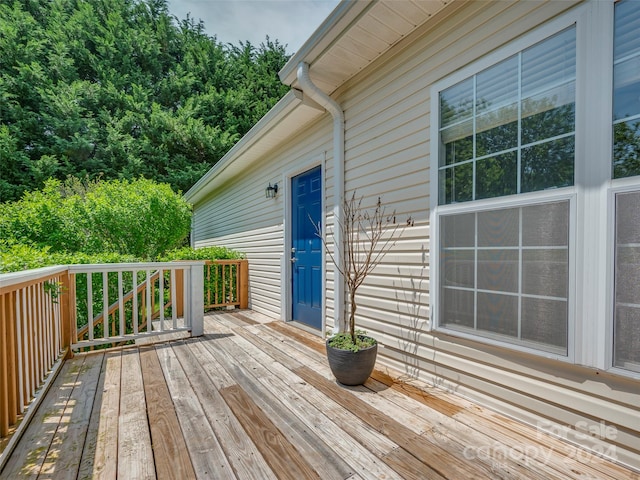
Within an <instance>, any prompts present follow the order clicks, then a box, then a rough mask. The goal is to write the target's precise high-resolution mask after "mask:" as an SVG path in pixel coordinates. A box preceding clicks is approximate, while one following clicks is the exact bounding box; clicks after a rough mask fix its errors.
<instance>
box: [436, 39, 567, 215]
mask: <svg viewBox="0 0 640 480" xmlns="http://www.w3.org/2000/svg"><path fill="white" fill-rule="evenodd" d="M575 84H576V31H575V27H572V28H569V29H567V30H565V31H563V32H560V33H558V34H556V35H554V36H552V37H551V38H548V39H546V40H544V41H542V42H540V43H538V44H536V45H534V46H532V47H530V48H527V49H526V50H523V51H522V52H520V53H518V54H517V55H514V56H512V57H510V58H507V59H506V60H503V61H502V62H500V63H498V64H496V65H494V66H492V67H490V68H487V69H485V70H483V71H481V72H479V73H477V74H476V75H473V76H472V77H470V78H467V79H465V80H463V81H462V82H460V83H458V84H457V85H453V86H452V87H449V88H447V89H446V90H444V91H442V92H440V142H441V148H440V155H439V166H438V170H439V172H438V177H439V179H438V183H439V203H440V205H445V204H451V203H457V202H466V201H470V200H479V199H483V198H492V197H499V196H504V195H512V194H517V193H524V192H533V191H538V190H544V189H548V188H555V187H565V186H570V185H573V183H574V163H575V162H574V150H575V148H574V146H575Z"/></svg>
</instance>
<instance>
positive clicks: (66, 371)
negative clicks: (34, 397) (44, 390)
mask: <svg viewBox="0 0 640 480" xmlns="http://www.w3.org/2000/svg"><path fill="white" fill-rule="evenodd" d="M83 361H84V360H83V359H82V358H80V359H77V360H75V359H74V360H71V361H67V362H66V363H65V364H64V365H63V366H62V370H61V371H60V374H59V375H58V377H57V378H56V379H55V381H54V383H53V385H52V386H51V389H50V390H49V393H48V395H47V396H46V397H45V399H44V401H43V402H42V404H41V405H40V407H39V408H38V410H37V412H36V414H35V415H34V417H33V418H32V419H31V422H30V423H29V426H28V427H27V430H26V431H25V433H24V435H23V437H22V439H21V440H20V443H19V444H18V445H17V446H16V449H15V450H14V451H13V453H12V454H11V458H9V461H8V462H7V464H6V465H5V466H4V468H3V470H2V472H1V475H2V476H1V477H0V478H7V479H14V478H18V477H19V478H36V477H37V476H38V474H39V473H40V469H41V467H42V463H43V462H44V460H45V457H46V455H47V452H48V450H49V445H50V444H51V440H52V439H53V436H54V435H55V433H56V429H57V428H58V424H59V423H60V419H61V417H62V414H63V413H64V408H65V406H66V403H67V400H68V399H69V396H70V395H71V392H72V390H73V386H74V384H75V382H76V381H77V380H78V370H79V368H80V365H81V364H82V362H83Z"/></svg>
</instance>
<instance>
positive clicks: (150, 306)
mask: <svg viewBox="0 0 640 480" xmlns="http://www.w3.org/2000/svg"><path fill="white" fill-rule="evenodd" d="M152 310H153V301H152V298H151V271H150V270H147V333H148V332H150V331H151V314H152Z"/></svg>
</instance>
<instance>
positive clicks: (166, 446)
mask: <svg viewBox="0 0 640 480" xmlns="http://www.w3.org/2000/svg"><path fill="white" fill-rule="evenodd" d="M140 366H141V368H142V379H143V383H144V393H145V397H146V399H147V415H148V418H149V428H150V430H151V442H152V443H151V444H152V445H153V455H154V458H155V465H156V474H157V475H158V477H160V478H162V479H165V478H167V479H169V478H172V479H178V480H183V479H184V480H188V479H195V477H196V475H195V472H194V471H193V466H192V465H191V459H190V458H189V453H188V452H187V445H186V443H185V441H184V437H183V436H182V429H181V428H180V423H179V422H178V417H177V416H176V411H175V409H174V406H173V401H172V400H171V394H170V393H169V389H168V388H167V383H166V381H165V378H164V374H163V373H162V368H161V367H160V362H159V361H158V356H157V355H156V351H155V349H153V348H150V347H148V348H145V349H141V351H140Z"/></svg>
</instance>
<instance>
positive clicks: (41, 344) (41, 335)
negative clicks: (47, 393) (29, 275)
mask: <svg viewBox="0 0 640 480" xmlns="http://www.w3.org/2000/svg"><path fill="white" fill-rule="evenodd" d="M36 295H37V298H38V316H37V317H36V321H37V325H38V336H37V339H38V347H37V348H38V352H40V355H39V360H40V365H39V368H38V373H39V375H38V382H42V381H43V380H44V375H45V370H46V368H45V363H46V357H45V355H46V351H45V350H46V348H45V345H44V343H45V335H46V332H45V328H44V320H43V319H44V288H43V287H42V282H41V283H38V286H37V289H36Z"/></svg>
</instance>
